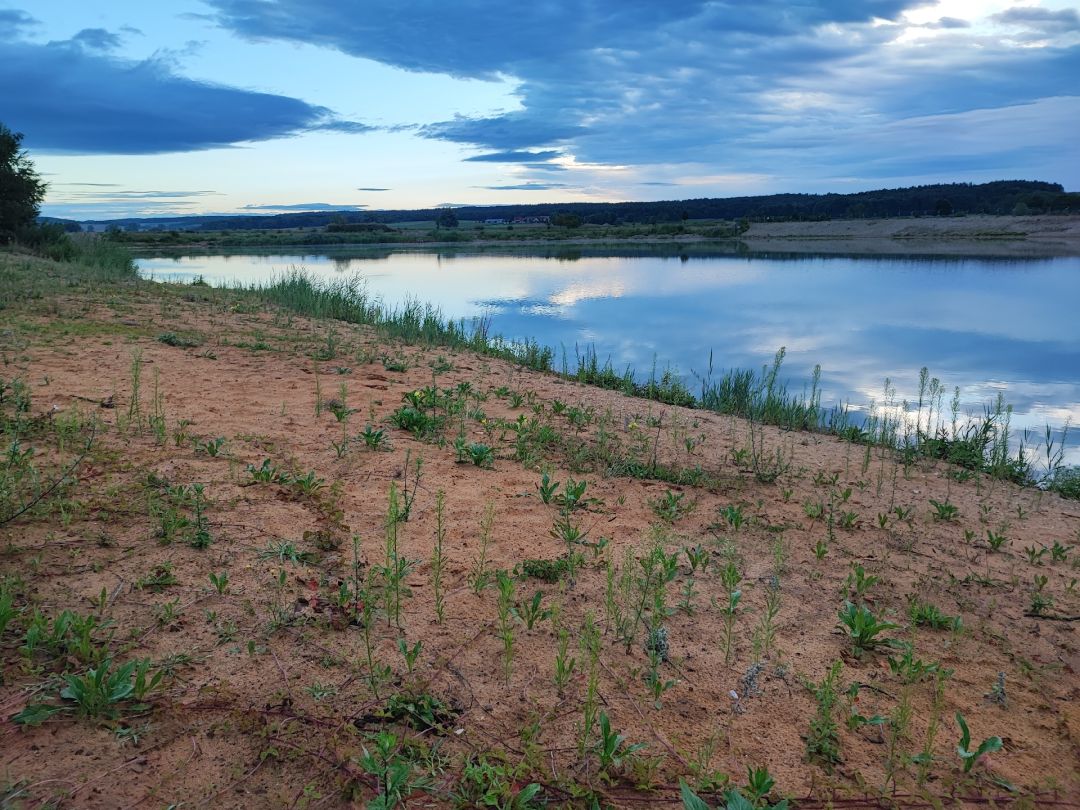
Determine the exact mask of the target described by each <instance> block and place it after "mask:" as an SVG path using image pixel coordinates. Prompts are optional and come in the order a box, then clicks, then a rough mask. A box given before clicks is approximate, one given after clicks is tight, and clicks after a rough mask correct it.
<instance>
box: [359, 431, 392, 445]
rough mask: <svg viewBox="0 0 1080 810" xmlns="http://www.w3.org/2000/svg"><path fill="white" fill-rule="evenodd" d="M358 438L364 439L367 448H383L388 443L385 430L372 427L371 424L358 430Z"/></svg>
mask: <svg viewBox="0 0 1080 810" xmlns="http://www.w3.org/2000/svg"><path fill="white" fill-rule="evenodd" d="M360 438H362V439H363V440H364V446H365V447H367V449H368V450H384V449H386V446H387V444H389V439H388V438H387V435H386V431H385V430H383V429H382V428H374V427H372V426H371V425H365V426H364V429H363V430H362V431H361V432H360Z"/></svg>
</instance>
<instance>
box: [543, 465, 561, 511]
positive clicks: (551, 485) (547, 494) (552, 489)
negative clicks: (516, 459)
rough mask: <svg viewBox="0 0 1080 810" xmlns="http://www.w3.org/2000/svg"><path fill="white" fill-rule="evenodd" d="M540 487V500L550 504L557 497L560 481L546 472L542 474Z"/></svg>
mask: <svg viewBox="0 0 1080 810" xmlns="http://www.w3.org/2000/svg"><path fill="white" fill-rule="evenodd" d="M538 487H539V489H540V500H541V501H542V502H543V503H545V504H550V503H551V502H552V501H553V500H554V499H555V497H556V493H557V492H558V491H559V482H558V481H552V480H551V476H550V475H548V474H547V473H544V474H543V475H541V476H540V483H539V485H538Z"/></svg>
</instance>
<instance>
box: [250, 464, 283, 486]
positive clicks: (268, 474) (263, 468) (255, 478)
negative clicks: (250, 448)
mask: <svg viewBox="0 0 1080 810" xmlns="http://www.w3.org/2000/svg"><path fill="white" fill-rule="evenodd" d="M246 470H247V473H248V475H250V476H251V481H252V483H259V484H279V483H281V484H283V483H287V481H288V475H287V474H286V473H283V472H282V470H281V468H280V467H278V466H277V465H276V464H274V463H273V462H272V461H271V460H270V459H268V458H266V459H263V463H262V464H261V465H260V466H258V467H256V466H255V465H254V464H248V465H247V467H246Z"/></svg>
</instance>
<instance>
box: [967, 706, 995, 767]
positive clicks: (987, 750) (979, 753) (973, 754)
mask: <svg viewBox="0 0 1080 810" xmlns="http://www.w3.org/2000/svg"><path fill="white" fill-rule="evenodd" d="M956 722H957V724H959V726H960V744H959V745H957V746H956V753H957V754H959V755H960V759H961V761H963V763H964V773H968V772H970V771H971V767H972V766H973V765H974V764H975V763H976V762H978V761H979V759H980V758H982V757H983V756H984V755H986V754H992V753H994V752H996V751H1000V750H1001V747H1002V742H1001V737H987V738H986V739H985V740H983V741H982V742H981V743H979V747H978V748H976V749H975V750H974V751H972V750H971V732H970V731H969V730H968V725H967V722H966V721H965V720H964V715H962V714H960V712H957V713H956Z"/></svg>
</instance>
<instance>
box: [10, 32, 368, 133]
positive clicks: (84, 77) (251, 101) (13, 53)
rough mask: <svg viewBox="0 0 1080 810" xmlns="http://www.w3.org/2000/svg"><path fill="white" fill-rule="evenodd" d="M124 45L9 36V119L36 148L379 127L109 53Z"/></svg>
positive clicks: (94, 37)
mask: <svg viewBox="0 0 1080 810" xmlns="http://www.w3.org/2000/svg"><path fill="white" fill-rule="evenodd" d="M0 13H2V12H0ZM18 13H19V12H16V14H18ZM0 19H2V18H0ZM118 41H119V40H118V38H117V37H116V36H115V35H113V34H110V33H109V32H108V31H104V30H102V29H85V30H83V31H81V32H80V33H79V34H77V35H76V36H75V38H73V39H71V40H66V41H63V42H50V43H48V44H46V45H41V44H35V43H30V42H25V41H13V40H0V64H2V65H3V70H0V99H3V100H4V102H3V116H4V122H5V123H6V124H7V125H8V126H11V127H12V128H14V129H16V130H19V131H23V132H26V133H27V137H26V144H27V146H29V147H31V148H33V149H35V150H41V151H53V152H61V153H76V154H86V153H98V154H158V153H163V152H184V151H193V150H199V149H211V148H215V147H223V146H230V145H233V144H238V143H244V142H248V141H262V140H268V139H272V138H282V137H287V136H290V135H296V134H299V133H301V132H305V131H310V130H320V129H322V130H334V131H341V132H348V133H360V132H366V131H368V130H369V129H371V128H370V127H368V126H366V125H364V124H360V123H357V122H353V121H343V120H341V119H339V118H338V117H337V116H335V115H334V113H333V112H332V111H331V110H328V109H326V108H325V107H318V106H314V105H311V104H308V103H306V102H304V101H301V100H300V99H296V98H290V97H288V96H279V95H273V94H270V93H258V92H253V91H249V90H243V89H238V88H233V87H225V86H221V85H215V84H209V83H206V82H200V81H195V80H192V79H188V78H185V77H183V76H180V75H178V74H177V73H176V71H175V68H174V66H172V65H171V64H170V63H169V62H168V61H167V60H166V59H147V60H145V61H142V62H130V61H123V60H119V59H113V58H110V57H109V56H107V55H105V54H103V53H101V51H103V50H108V49H109V48H112V47H114V46H115V45H116V44H117V43H118Z"/></svg>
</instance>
